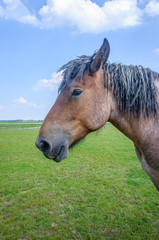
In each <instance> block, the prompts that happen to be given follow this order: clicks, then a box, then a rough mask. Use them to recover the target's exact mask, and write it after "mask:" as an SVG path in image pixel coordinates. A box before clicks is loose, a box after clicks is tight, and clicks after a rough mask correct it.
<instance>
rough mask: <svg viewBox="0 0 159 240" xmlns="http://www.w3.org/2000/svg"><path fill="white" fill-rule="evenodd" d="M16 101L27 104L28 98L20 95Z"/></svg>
mask: <svg viewBox="0 0 159 240" xmlns="http://www.w3.org/2000/svg"><path fill="white" fill-rule="evenodd" d="M14 102H15V103H22V104H27V102H28V101H27V100H26V99H24V98H23V97H19V98H17V99H15V100H14Z"/></svg>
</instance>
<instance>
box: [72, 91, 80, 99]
mask: <svg viewBox="0 0 159 240" xmlns="http://www.w3.org/2000/svg"><path fill="white" fill-rule="evenodd" d="M81 93H82V90H81V89H74V90H73V92H72V97H78V96H79V95H81Z"/></svg>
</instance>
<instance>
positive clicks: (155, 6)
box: [145, 0, 159, 17]
mask: <svg viewBox="0 0 159 240" xmlns="http://www.w3.org/2000/svg"><path fill="white" fill-rule="evenodd" d="M145 12H146V13H147V14H149V15H150V16H152V17H153V16H156V15H159V2H158V1H156V0H153V1H150V2H149V3H148V4H147V5H146V8H145Z"/></svg>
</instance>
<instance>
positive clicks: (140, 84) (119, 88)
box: [58, 52, 159, 118]
mask: <svg viewBox="0 0 159 240" xmlns="http://www.w3.org/2000/svg"><path fill="white" fill-rule="evenodd" d="M95 56H96V52H95V53H94V55H93V56H85V55H83V56H81V57H78V58H77V59H74V60H72V61H70V62H68V63H67V64H65V65H64V66H62V67H61V68H60V69H59V71H58V72H62V76H63V80H62V82H61V84H60V86H59V89H58V92H59V93H60V92H61V91H62V90H63V89H64V88H65V87H66V86H68V85H69V84H70V83H71V82H72V81H74V80H75V79H76V78H77V77H80V78H83V75H84V73H85V72H86V71H88V69H89V66H90V64H91V62H92V61H93V59H94V57H95ZM103 69H104V79H105V81H104V87H105V88H107V89H111V91H112V93H113V95H114V98H115V99H116V101H117V104H118V107H119V112H120V114H122V115H125V114H127V116H128V117H129V115H130V114H132V113H133V115H134V116H135V117H138V118H139V117H140V115H141V113H143V114H144V116H145V117H148V116H149V115H154V116H156V114H157V110H158V103H157V92H156V87H155V83H154V80H155V79H157V80H159V73H156V72H154V71H152V70H150V69H149V68H144V67H142V66H132V65H130V66H126V65H122V64H115V63H112V64H111V63H109V62H107V63H106V64H105V65H104V66H103ZM108 75H109V76H110V78H109V77H108ZM108 79H110V82H108V81H109V80H108Z"/></svg>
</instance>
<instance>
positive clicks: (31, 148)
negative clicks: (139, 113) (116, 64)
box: [0, 124, 159, 240]
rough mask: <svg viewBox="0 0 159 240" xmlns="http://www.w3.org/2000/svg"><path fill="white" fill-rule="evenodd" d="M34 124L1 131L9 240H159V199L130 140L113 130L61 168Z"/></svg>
mask: <svg viewBox="0 0 159 240" xmlns="http://www.w3.org/2000/svg"><path fill="white" fill-rule="evenodd" d="M34 126H35V125H34ZM34 126H31V125H30V124H29V125H27V124H25V126H24V125H22V126H21V125H13V124H11V125H5V124H1V125H0V165H1V166H0V172H1V173H0V186H1V187H0V197H1V199H0V239H1V240H4V239H5V240H14V239H15V240H36V239H37V240H39V239H43V240H46V239H51V240H56V239H58V240H67V239H70V240H72V239H77V240H86V239H87V240H88V239H90V240H101V239H103V240H105V239H112V240H115V239H117V240H120V239H123V240H129V239H133V240H159V193H158V192H157V190H156V189H155V187H154V186H153V185H152V183H151V181H150V180H149V178H148V176H147V175H146V174H145V173H144V172H143V170H142V169H141V166H140V163H139V161H138V159H137V157H136V155H135V152H134V147H133V144H132V143H131V142H130V141H129V140H128V139H127V138H126V137H125V136H123V135H122V134H121V133H120V132H119V131H118V130H116V129H115V128H114V127H113V126H112V125H111V124H107V125H106V126H105V127H104V128H103V129H102V130H101V131H99V132H98V133H93V134H90V135H89V136H88V137H87V138H86V139H85V140H84V141H82V142H80V143H79V144H78V145H77V146H76V147H75V148H74V149H72V150H71V151H70V155H69V157H68V158H67V159H65V160H63V161H62V162H61V163H59V164H57V163H55V162H53V161H51V160H48V159H46V158H45V157H44V156H43V155H42V154H41V153H40V151H38V149H36V148H35V145H34V142H35V139H36V136H37V133H38V129H36V128H35V129H30V128H31V127H34ZM27 127H29V129H26V128H27ZM36 127H38V125H37V126H36Z"/></svg>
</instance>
